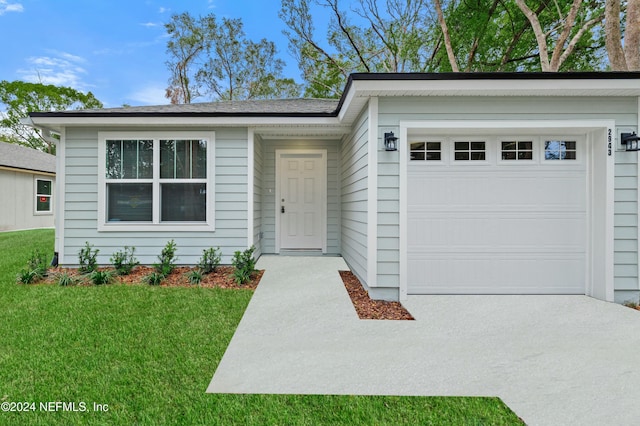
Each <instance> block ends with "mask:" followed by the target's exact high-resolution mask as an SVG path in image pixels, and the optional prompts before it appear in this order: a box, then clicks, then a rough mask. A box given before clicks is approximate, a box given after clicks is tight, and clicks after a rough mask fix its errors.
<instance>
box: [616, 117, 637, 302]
mask: <svg viewBox="0 0 640 426" xmlns="http://www.w3.org/2000/svg"><path fill="white" fill-rule="evenodd" d="M619 124H624V123H619ZM627 124H629V123H627ZM615 163H616V167H615V180H614V193H613V196H614V201H615V204H614V212H615V216H614V231H613V232H614V237H615V239H614V266H613V270H614V277H615V279H614V287H615V300H616V301H617V302H626V301H628V300H630V299H633V300H634V301H636V302H637V301H638V300H637V299H638V292H637V290H638V153H637V152H620V151H617V152H616V153H615Z"/></svg>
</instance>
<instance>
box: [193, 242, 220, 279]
mask: <svg viewBox="0 0 640 426" xmlns="http://www.w3.org/2000/svg"><path fill="white" fill-rule="evenodd" d="M218 265H220V247H218V248H213V247H212V248H209V249H205V250H202V257H201V258H200V261H199V262H198V268H200V269H201V270H202V272H203V273H205V274H208V273H210V272H213V271H215V270H216V268H217V267H218Z"/></svg>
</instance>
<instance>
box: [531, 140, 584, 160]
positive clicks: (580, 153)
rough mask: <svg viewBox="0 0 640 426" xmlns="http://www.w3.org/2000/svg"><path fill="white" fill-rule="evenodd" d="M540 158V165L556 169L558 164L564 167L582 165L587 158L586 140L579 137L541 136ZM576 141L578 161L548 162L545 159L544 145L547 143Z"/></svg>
mask: <svg viewBox="0 0 640 426" xmlns="http://www.w3.org/2000/svg"><path fill="white" fill-rule="evenodd" d="M539 139H540V142H539V143H540V147H539V150H538V151H539V154H538V155H539V157H540V160H539V161H540V164H543V165H545V166H551V167H555V166H556V165H557V164H561V165H563V166H564V167H567V166H571V165H572V164H575V165H582V164H583V163H584V156H585V150H586V149H585V147H586V145H585V138H584V136H578V135H542V136H540V138H539ZM551 140H556V141H575V142H576V159H575V160H547V159H546V158H545V157H544V143H545V142H546V141H551Z"/></svg>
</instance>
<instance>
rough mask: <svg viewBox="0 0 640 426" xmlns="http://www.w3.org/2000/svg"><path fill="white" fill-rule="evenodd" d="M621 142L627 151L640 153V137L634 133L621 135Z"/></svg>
mask: <svg viewBox="0 0 640 426" xmlns="http://www.w3.org/2000/svg"><path fill="white" fill-rule="evenodd" d="M620 141H621V142H622V144H623V145H624V146H625V151H640V143H639V142H638V141H640V136H638V135H636V132H633V133H621V134H620Z"/></svg>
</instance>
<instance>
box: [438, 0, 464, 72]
mask: <svg viewBox="0 0 640 426" xmlns="http://www.w3.org/2000/svg"><path fill="white" fill-rule="evenodd" d="M433 3H434V5H435V7H436V12H437V13H438V22H439V23H440V28H442V35H443V36H444V45H445V48H446V49H447V56H448V57H449V64H451V70H452V71H453V72H459V71H460V69H459V68H458V63H457V62H456V56H455V55H454V53H453V47H452V46H451V37H450V36H449V29H448V28H447V23H446V22H445V20H444V14H443V13H442V5H441V4H440V0H433Z"/></svg>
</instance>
